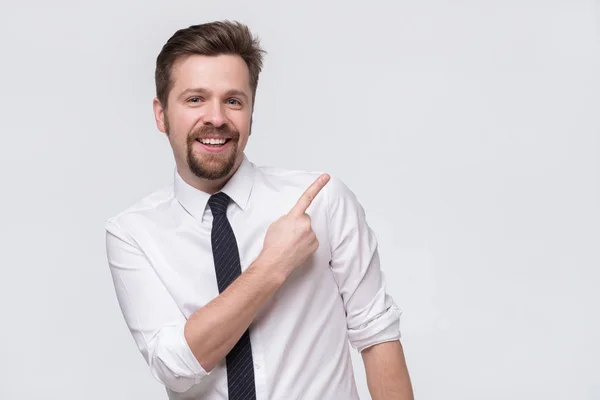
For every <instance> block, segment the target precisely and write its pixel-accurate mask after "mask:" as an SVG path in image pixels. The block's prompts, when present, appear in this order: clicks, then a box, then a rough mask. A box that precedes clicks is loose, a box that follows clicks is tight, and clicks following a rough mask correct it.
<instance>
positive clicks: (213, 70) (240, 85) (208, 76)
mask: <svg viewBox="0 0 600 400" xmlns="http://www.w3.org/2000/svg"><path fill="white" fill-rule="evenodd" d="M171 80H172V82H173V89H172V92H173V94H175V95H177V94H178V93H181V92H182V91H184V90H186V89H190V88H203V89H206V90H210V91H212V92H215V93H219V92H226V91H229V90H231V89H237V90H241V91H244V92H247V93H248V94H250V91H251V87H250V72H249V70H248V66H247V65H246V63H245V62H244V60H243V59H242V57H240V56H238V55H229V54H221V55H218V56H202V55H191V56H186V57H183V58H180V59H179V60H177V61H176V62H175V63H174V64H173V68H172V69H171Z"/></svg>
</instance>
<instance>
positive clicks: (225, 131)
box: [188, 125, 240, 141]
mask: <svg viewBox="0 0 600 400" xmlns="http://www.w3.org/2000/svg"><path fill="white" fill-rule="evenodd" d="M208 135H211V136H222V137H225V138H228V139H234V140H236V139H238V138H239V136H240V134H239V132H238V131H236V130H235V129H232V128H231V127H229V125H221V126H214V125H203V126H201V127H200V128H199V129H196V130H194V131H192V132H190V134H189V135H188V140H190V141H194V140H196V139H200V138H202V137H205V136H208Z"/></svg>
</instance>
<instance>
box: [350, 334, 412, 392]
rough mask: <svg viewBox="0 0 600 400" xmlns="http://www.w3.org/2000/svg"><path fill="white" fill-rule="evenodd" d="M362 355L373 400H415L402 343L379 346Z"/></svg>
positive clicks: (364, 351) (394, 342)
mask: <svg viewBox="0 0 600 400" xmlns="http://www.w3.org/2000/svg"><path fill="white" fill-rule="evenodd" d="M361 354H362V358H363V362H364V364H365V371H366V374H367V385H368V387H369V392H370V393H371V397H372V398H373V400H392V399H393V400H413V399H414V395H413V389H412V385H411V382H410V377H409V374H408V369H407V367H406V361H405V358H404V352H403V349H402V345H401V344H400V341H393V342H385V343H381V344H377V345H375V346H372V347H369V348H367V349H365V350H363V351H362V353H361Z"/></svg>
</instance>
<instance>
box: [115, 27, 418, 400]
mask: <svg viewBox="0 0 600 400" xmlns="http://www.w3.org/2000/svg"><path fill="white" fill-rule="evenodd" d="M263 53H264V51H263V50H262V49H261V48H260V47H259V43H258V40H257V39H256V38H254V37H253V36H252V34H251V32H250V31H249V30H248V28H247V27H246V26H244V25H242V24H239V23H232V22H212V23H207V24H202V25H196V26H191V27H189V28H187V29H182V30H179V31H178V32H176V33H175V34H174V35H173V37H171V38H170V39H169V40H168V42H167V43H166V44H165V46H164V47H163V49H162V51H161V53H160V54H159V56H158V59H157V64H156V90H157V97H156V99H154V114H155V117H156V123H157V126H158V129H159V130H160V131H162V132H164V133H165V134H166V135H167V137H168V139H169V143H170V145H171V147H172V149H173V155H174V158H175V164H176V169H175V171H174V182H173V184H171V185H169V186H168V187H165V188H162V189H160V190H158V191H156V192H154V193H153V194H151V195H149V196H148V197H146V198H144V199H142V200H140V201H139V202H138V203H137V204H135V205H133V206H132V207H130V208H129V209H127V210H125V211H123V212H122V213H120V214H119V215H116V216H114V217H112V218H110V219H109V220H108V221H107V224H106V230H107V234H106V241H107V242H106V244H107V256H108V262H109V266H110V271H111V273H112V276H113V281H114V285H115V290H116V295H117V298H118V301H119V304H120V307H121V309H122V311H123V316H124V318H125V321H126V323H127V325H128V327H129V329H130V331H131V333H132V335H133V338H134V340H135V343H136V344H137V346H138V348H139V350H140V352H141V353H142V355H143V356H144V358H145V360H146V361H147V363H148V365H149V367H150V371H151V373H152V374H153V376H154V377H155V378H156V379H157V380H159V381H160V382H162V383H163V384H164V385H165V387H166V388H167V393H168V395H169V398H170V399H178V400H183V399H207V400H213V399H214V400H217V399H286V400H287V399H311V400H312V399H314V400H324V399H325V400H329V399H332V400H342V399H343V400H352V399H358V395H357V390H356V386H355V382H354V375H353V371H352V364H351V358H350V352H349V346H348V341H349V342H350V344H351V345H352V346H353V347H354V348H356V349H358V351H360V352H361V354H362V358H363V360H364V365H365V368H366V373H367V380H368V386H369V390H370V392H371V394H372V397H373V399H375V400H380V399H381V400H383V399H401V400H408V399H412V398H413V395H412V388H411V384H410V379H409V375H408V372H407V368H406V364H405V359H404V355H403V351H402V346H401V344H400V340H399V338H400V332H399V317H400V312H399V309H398V308H397V306H396V305H395V304H394V301H393V300H392V298H391V297H390V296H389V295H387V294H386V291H385V286H384V280H383V277H382V274H381V270H380V265H379V257H378V251H377V242H376V239H375V237H374V235H373V233H372V231H371V229H370V228H369V226H368V225H367V222H366V220H365V214H364V211H363V208H362V207H361V205H360V204H359V203H358V201H357V199H356V197H355V196H354V194H353V193H352V192H351V191H350V190H349V189H348V188H347V187H346V186H345V185H344V184H343V182H341V181H340V180H338V179H335V178H332V177H330V176H329V175H327V174H322V175H318V174H314V173H307V172H301V171H290V170H284V169H279V168H267V167H257V166H255V165H254V164H253V163H251V162H250V161H249V160H248V158H247V157H246V156H245V154H244V148H245V147H246V143H247V141H248V138H249V136H250V134H251V127H252V110H253V107H254V99H255V93H256V88H257V85H258V77H259V73H260V71H261V68H262V56H263Z"/></svg>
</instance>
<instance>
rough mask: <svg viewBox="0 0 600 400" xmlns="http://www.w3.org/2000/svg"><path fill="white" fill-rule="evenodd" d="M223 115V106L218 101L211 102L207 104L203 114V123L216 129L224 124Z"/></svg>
mask: <svg viewBox="0 0 600 400" xmlns="http://www.w3.org/2000/svg"><path fill="white" fill-rule="evenodd" d="M225 120H226V119H225V113H224V112H223V105H222V104H221V102H219V101H212V102H210V104H207V107H206V113H205V114H204V123H205V124H211V125H214V126H216V127H219V126H222V125H224V124H225Z"/></svg>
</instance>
